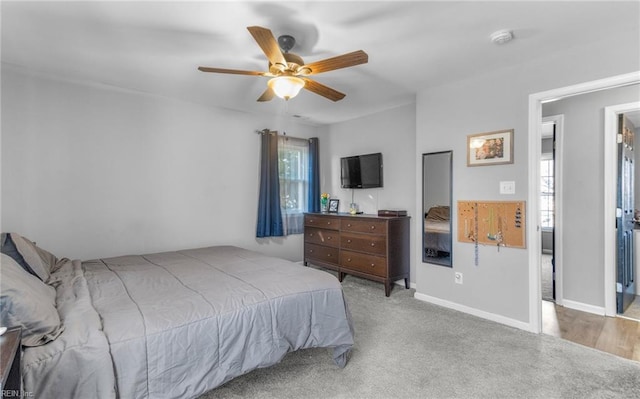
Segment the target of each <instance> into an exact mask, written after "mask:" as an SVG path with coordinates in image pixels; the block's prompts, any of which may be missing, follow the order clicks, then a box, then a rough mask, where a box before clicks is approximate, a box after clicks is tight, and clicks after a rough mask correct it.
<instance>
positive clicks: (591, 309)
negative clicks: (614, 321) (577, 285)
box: [562, 299, 605, 316]
mask: <svg viewBox="0 0 640 399" xmlns="http://www.w3.org/2000/svg"><path fill="white" fill-rule="evenodd" d="M562 306H564V307H566V308H570V309H574V310H579V311H581V312H587V313H593V314H597V315H598V316H604V315H605V311H604V306H593V305H587V304H586V303H582V302H576V301H571V300H569V299H564V300H563V301H562Z"/></svg>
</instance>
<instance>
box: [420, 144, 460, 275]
mask: <svg viewBox="0 0 640 399" xmlns="http://www.w3.org/2000/svg"><path fill="white" fill-rule="evenodd" d="M452 158H453V151H442V152H431V153H427V154H422V213H423V215H424V228H423V233H422V245H423V247H422V261H423V262H427V263H434V264H437V265H442V266H449V267H452V263H451V257H452V253H451V249H452V248H451V244H452V242H451V167H452Z"/></svg>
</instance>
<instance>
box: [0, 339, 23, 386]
mask: <svg viewBox="0 0 640 399" xmlns="http://www.w3.org/2000/svg"><path fill="white" fill-rule="evenodd" d="M21 333H22V329H21V328H20V327H12V328H9V329H8V330H7V331H6V332H5V333H4V334H3V335H2V336H0V376H2V387H1V389H2V397H3V398H4V397H5V395H7V396H16V395H20V394H21V389H22V376H21V374H20V350H21V345H20V337H21Z"/></svg>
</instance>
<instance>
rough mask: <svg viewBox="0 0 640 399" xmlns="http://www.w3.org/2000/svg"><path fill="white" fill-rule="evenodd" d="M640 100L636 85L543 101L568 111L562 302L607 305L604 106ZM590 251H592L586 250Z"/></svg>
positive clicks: (551, 111) (547, 108)
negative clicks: (605, 283)
mask: <svg viewBox="0 0 640 399" xmlns="http://www.w3.org/2000/svg"><path fill="white" fill-rule="evenodd" d="M639 100H640V89H639V88H638V86H637V85H634V86H629V87H619V88H616V89H610V90H603V91H598V92H595V93H588V94H581V95H578V96H573V97H569V98H565V99H562V100H560V101H554V102H551V103H546V104H543V106H542V115H543V116H547V115H560V114H562V115H564V131H563V143H562V146H563V147H562V160H563V165H562V170H563V177H562V181H563V187H561V188H559V189H561V190H562V193H563V194H562V196H563V201H564V203H565V205H564V206H563V207H562V209H563V220H562V226H563V227H562V229H563V250H562V253H563V258H562V282H563V287H562V294H563V300H570V301H573V302H577V303H581V304H585V305H590V306H592V307H599V308H604V306H605V302H604V253H603V251H602V248H603V245H604V244H603V242H604V223H605V222H604V218H603V214H602V209H603V207H604V194H603V193H604V166H603V165H604V153H603V151H602V148H603V147H604V135H603V128H604V108H605V107H607V106H610V105H618V104H626V103H630V102H634V101H639ZM585 249H587V250H585Z"/></svg>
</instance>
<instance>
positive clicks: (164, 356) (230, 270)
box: [1, 233, 353, 398]
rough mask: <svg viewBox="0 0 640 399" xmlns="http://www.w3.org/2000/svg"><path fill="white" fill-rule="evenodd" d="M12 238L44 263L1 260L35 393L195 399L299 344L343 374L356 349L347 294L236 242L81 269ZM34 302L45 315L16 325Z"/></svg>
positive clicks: (323, 276)
mask: <svg viewBox="0 0 640 399" xmlns="http://www.w3.org/2000/svg"><path fill="white" fill-rule="evenodd" d="M9 236H10V237H14V238H15V241H16V244H18V245H17V247H18V248H20V247H21V246H22V247H23V248H22V251H17V252H19V253H23V252H29V251H31V252H35V254H36V255H38V256H35V255H34V254H33V253H31V254H29V255H27V256H24V260H25V263H26V264H27V266H29V265H31V262H29V260H31V261H32V262H33V261H35V262H36V263H38V258H39V260H40V261H41V262H39V264H36V265H35V266H32V267H31V268H32V269H35V270H31V272H33V273H31V272H29V271H27V270H24V268H23V267H22V266H21V265H19V264H18V262H16V261H15V260H14V259H13V258H11V257H10V256H7V255H5V251H3V254H2V273H3V279H2V281H1V284H2V301H3V318H2V322H3V325H7V323H12V324H11V325H15V324H21V325H22V326H23V329H24V330H25V331H26V332H27V334H23V345H26V346H24V347H23V348H24V351H23V362H22V372H23V380H24V390H25V391H27V392H33V394H34V395H35V396H36V397H65V398H87V397H91V398H113V397H122V398H193V397H197V396H199V395H201V394H202V393H204V392H207V391H209V390H211V389H214V388H216V387H218V386H220V385H221V384H224V383H225V382H227V381H229V380H231V379H232V378H234V377H237V376H239V375H242V374H245V373H247V372H249V371H251V370H254V369H256V368H260V367H268V366H271V365H273V364H276V363H278V362H279V361H280V360H281V359H282V358H283V357H284V356H285V355H286V354H287V353H288V352H291V351H295V350H298V349H303V348H315V347H323V348H330V352H331V354H332V356H333V361H334V362H335V363H336V365H337V366H338V367H344V366H345V365H346V363H347V360H348V357H349V353H350V350H351V347H352V346H353V328H352V323H351V318H350V314H349V310H348V307H347V304H346V302H345V299H344V296H343V292H342V287H341V285H340V283H339V282H338V280H337V278H336V277H335V276H333V275H331V274H329V273H326V272H324V271H321V270H316V269H311V268H307V267H304V266H301V265H299V264H296V263H293V262H289V261H286V260H283V259H279V258H275V257H269V256H265V255H263V254H260V253H257V252H253V251H249V250H246V249H242V248H237V247H233V246H216V247H208V248H199V249H191V250H183V251H174V252H164V253H154V254H147V255H131V256H122V257H113V258H107V259H96V260H88V261H84V262H81V261H79V260H69V259H66V258H63V259H58V258H57V257H55V256H53V255H52V254H50V253H48V252H47V251H45V250H42V249H41V248H38V247H37V246H36V245H35V244H33V243H32V242H31V241H29V240H28V239H24V238H22V237H20V236H18V235H14V234H13V233H12V234H10V235H9ZM21 239H24V241H21ZM3 240H4V238H3ZM3 242H4V241H3ZM24 247H28V248H26V249H25V248H24ZM17 268H20V270H18V269H17ZM47 269H48V270H47ZM20 272H23V274H20ZM38 274H41V276H38ZM5 276H6V277H7V278H4V277H5ZM38 279H40V280H41V281H38ZM20 280H25V281H26V283H25V284H27V283H28V284H27V285H26V287H22V286H21V284H22V283H21V282H20ZM27 280H28V281H27ZM29 284H30V285H29ZM38 284H39V285H38ZM36 288H37V290H38V292H40V290H41V291H42V292H41V294H42V295H41V297H38V295H36V297H37V298H35V299H34V298H33V297H34V296H33V295H30V296H29V298H25V297H24V295H22V296H21V295H20V292H19V291H20V289H22V290H23V291H24V290H27V291H28V292H32V291H34V290H35V289H36ZM23 294H24V292H23ZM52 298H53V300H52ZM35 300H38V301H39V302H38V303H39V304H40V305H42V306H40V308H41V309H40V311H39V312H40V313H43V312H44V310H43V308H45V310H46V308H49V314H48V315H38V316H35V315H33V314H28V315H22V318H23V320H20V316H21V315H20V309H29V306H30V305H31V308H33V305H32V304H29V303H27V304H24V303H20V302H21V301H23V302H24V301H27V302H29V301H35ZM10 302H11V303H10ZM51 302H52V303H53V305H51ZM43 304H44V305H46V306H44V305H43ZM51 306H53V307H54V309H55V311H51V309H50V308H51ZM7 309H8V311H7ZM54 313H57V316H58V317H59V323H58V324H56V322H55V316H56V315H55V314H54ZM30 318H31V320H30ZM43 320H45V321H44V322H43ZM25 335H27V336H28V337H25Z"/></svg>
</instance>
